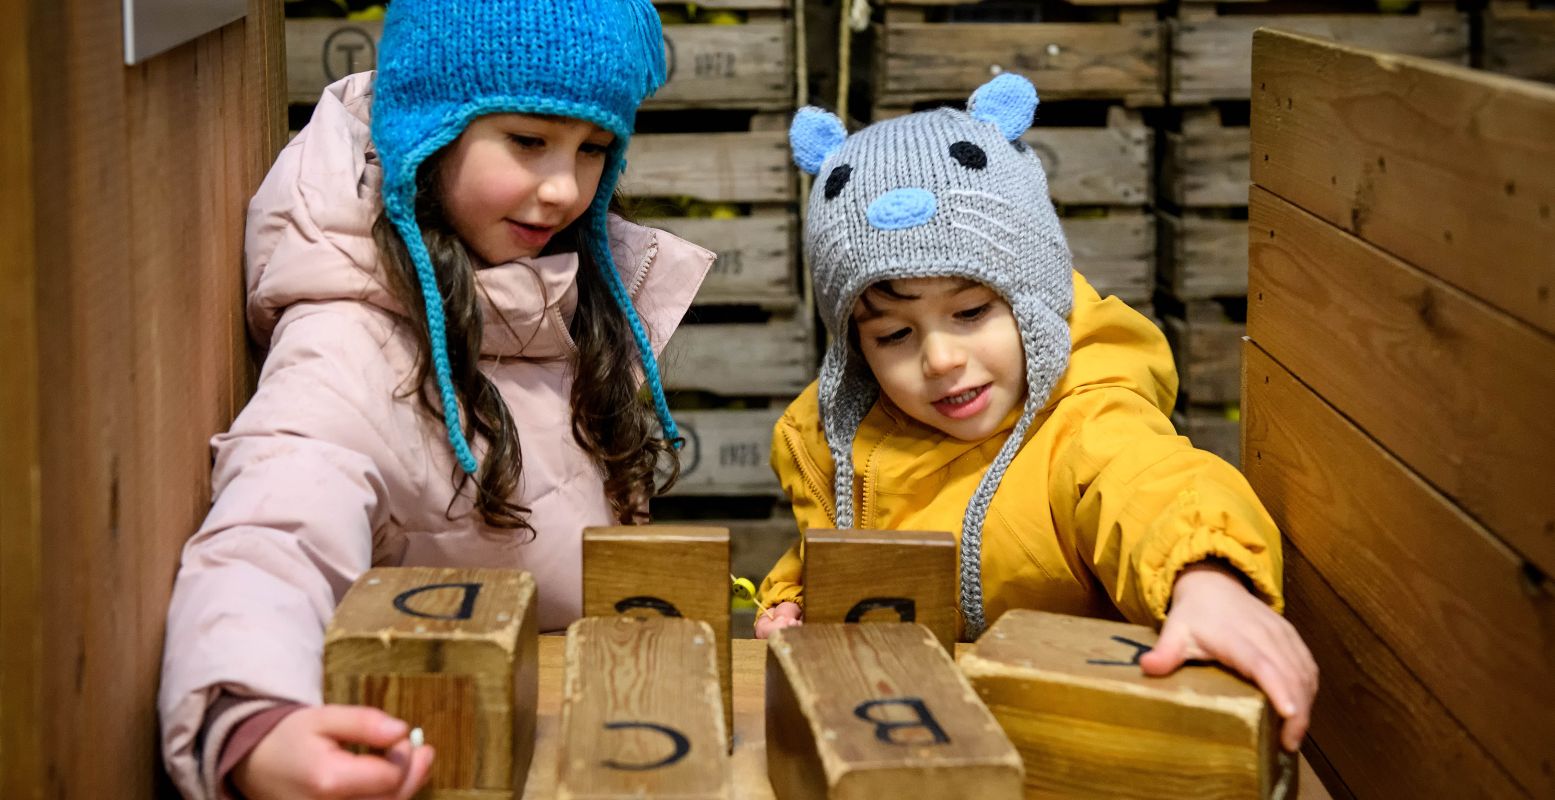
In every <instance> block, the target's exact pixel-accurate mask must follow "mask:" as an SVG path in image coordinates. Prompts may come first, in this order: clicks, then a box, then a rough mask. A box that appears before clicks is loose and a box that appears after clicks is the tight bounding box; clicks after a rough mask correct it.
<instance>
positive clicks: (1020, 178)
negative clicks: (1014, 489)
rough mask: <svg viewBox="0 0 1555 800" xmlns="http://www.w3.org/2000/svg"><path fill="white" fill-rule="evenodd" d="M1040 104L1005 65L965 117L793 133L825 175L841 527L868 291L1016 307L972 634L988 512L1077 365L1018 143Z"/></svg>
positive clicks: (1069, 289)
mask: <svg viewBox="0 0 1555 800" xmlns="http://www.w3.org/2000/svg"><path fill="white" fill-rule="evenodd" d="M1036 107H1037V92H1036V89H1035V88H1034V87H1033V86H1032V85H1031V82H1030V81H1028V80H1026V79H1025V78H1023V77H1020V76H1018V75H1014V74H1009V73H1006V74H1003V75H1000V76H998V77H996V78H994V79H993V80H991V81H989V82H988V83H986V84H984V85H983V86H981V87H979V88H978V89H977V91H976V92H974V93H973V94H972V97H971V100H970V101H969V102H968V104H967V110H966V111H965V112H962V111H957V110H954V109H949V108H939V109H934V110H932V111H921V112H918V113H915V114H909V115H907V116H904V117H899V118H897V119H892V120H886V121H884V122H878V123H875V124H874V125H871V126H869V127H867V128H865V129H863V130H861V131H859V132H858V133H855V134H853V135H852V136H849V135H848V134H847V130H846V129H845V128H844V127H843V124H842V121H841V120H839V119H838V118H837V117H836V116H834V115H832V114H830V113H827V112H825V111H822V110H821V109H819V108H815V107H808V108H804V109H801V110H800V111H799V113H798V114H796V115H795V117H794V122H793V125H792V127H791V128H790V130H789V141H790V143H791V144H792V146H793V150H794V161H795V163H797V164H798V165H799V167H800V169H803V170H804V171H805V172H808V173H810V174H811V175H818V176H821V177H820V179H818V180H817V181H816V182H815V187H814V190H813V191H812V192H811V193H810V206H809V219H808V221H807V223H806V230H805V249H806V251H807V253H808V255H809V257H810V264H811V268H812V269H813V270H814V273H815V293H816V302H817V305H818V306H819V310H820V313H821V318H822V320H823V322H824V323H825V325H826V328H827V331H828V332H830V334H831V344H830V346H829V347H828V349H827V351H826V357H825V360H824V361H823V363H822V365H821V375H820V406H821V419H822V424H823V426H824V428H825V431H826V441H827V445H828V447H829V448H830V450H831V455H832V460H833V461H834V462H835V464H836V484H835V494H836V507H837V518H836V524H837V526H838V527H839V528H848V527H852V526H853V484H854V480H853V459H852V452H853V438H854V436H855V434H857V433H858V426H859V424H860V423H861V422H862V421H863V419H864V415H865V414H867V413H868V412H869V409H870V408H871V407H872V406H873V405H874V403H875V400H876V398H877V397H878V395H879V391H880V386H879V384H878V383H876V382H875V378H874V375H873V373H871V372H870V370H869V366H868V365H867V364H866V363H865V362H864V357H863V355H862V354H861V353H859V352H858V351H857V350H856V349H855V348H854V346H853V345H852V344H851V342H850V337H849V335H848V334H849V325H851V324H852V312H853V305H854V303H855V302H856V301H857V300H858V297H859V295H860V294H862V293H863V292H864V290H865V289H867V288H869V286H870V285H871V284H874V283H876V282H878V281H883V280H892V279H898V278H927V277H959V278H970V279H972V280H976V281H979V282H981V283H983V284H985V285H987V286H989V287H990V288H992V289H993V290H994V291H996V292H998V293H999V294H1000V295H1001V296H1002V297H1003V298H1004V299H1005V300H1006V301H1007V302H1009V304H1010V308H1011V309H1012V310H1013V311H1014V315H1015V320H1016V324H1017V325H1018V326H1019V328H1020V336H1021V345H1022V346H1023V347H1024V348H1025V355H1026V390H1027V391H1026V402H1025V406H1024V411H1023V413H1022V414H1021V416H1020V420H1019V421H1018V422H1016V424H1015V428H1014V429H1013V430H1012V431H1011V432H1010V436H1009V439H1008V440H1007V441H1006V442H1005V443H1004V446H1003V447H1002V448H1000V450H999V455H998V457H997V458H995V459H994V462H993V464H991V465H990V466H989V468H988V471H987V472H986V473H985V474H984V475H983V478H982V481H981V482H980V483H979V484H978V487H977V491H976V492H975V493H973V495H972V499H971V502H970V503H968V505H967V509H966V516H965V517H964V518H963V520H962V523H961V613H962V620H963V622H964V623H965V626H966V635H967V636H968V637H969V638H976V637H977V636H978V635H979V634H981V633H982V631H983V628H984V627H985V625H986V621H985V620H984V618H983V585H982V531H983V518H984V515H985V514H986V513H987V511H988V504H989V503H990V502H991V501H992V499H993V495H994V491H995V490H996V489H997V488H998V487H999V480H1000V478H1002V477H1003V475H1004V471H1005V469H1007V468H1008V467H1009V465H1010V462H1011V461H1012V460H1013V459H1014V458H1015V454H1016V453H1017V452H1018V451H1019V450H1020V446H1021V443H1022V442H1023V441H1024V439H1025V436H1026V430H1027V428H1029V427H1030V425H1031V420H1032V418H1033V417H1035V416H1036V413H1037V411H1038V410H1039V409H1041V408H1042V406H1043V405H1044V404H1045V403H1046V402H1047V398H1048V395H1049V394H1050V393H1051V392H1052V390H1053V386H1054V385H1055V384H1056V383H1057V382H1058V379H1059V377H1060V376H1061V375H1063V373H1064V369H1065V367H1067V366H1068V363H1069V347H1070V341H1069V325H1068V322H1067V320H1068V317H1069V311H1070V308H1071V307H1072V306H1073V305H1074V287H1073V284H1072V283H1071V277H1070V264H1071V258H1070V254H1069V246H1068V244H1067V243H1066V242H1065V241H1064V233H1063V230H1062V229H1061V228H1060V227H1059V224H1058V215H1057V214H1056V213H1054V211H1053V203H1052V201H1050V200H1049V199H1048V188H1047V176H1046V174H1045V173H1044V172H1043V170H1042V163H1041V162H1040V161H1039V160H1038V159H1037V156H1036V154H1035V153H1034V152H1032V151H1031V149H1030V148H1028V147H1026V146H1025V145H1024V144H1023V143H1021V142H1020V135H1021V134H1022V133H1024V132H1025V131H1026V129H1027V128H1029V127H1030V126H1031V122H1032V115H1033V114H1034V113H1035V112H1036Z"/></svg>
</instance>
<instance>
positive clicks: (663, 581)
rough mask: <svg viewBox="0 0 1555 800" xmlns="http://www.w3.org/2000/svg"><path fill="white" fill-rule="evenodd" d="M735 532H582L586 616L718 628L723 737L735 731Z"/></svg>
mask: <svg viewBox="0 0 1555 800" xmlns="http://www.w3.org/2000/svg"><path fill="white" fill-rule="evenodd" d="M729 604H730V599H729V529H728V528H719V527H713V526H691V525H621V526H616V527H609V528H585V529H584V531H583V616H585V617H608V616H617V615H626V616H635V617H684V618H686V619H694V620H700V621H702V622H706V623H707V624H708V625H710V626H712V628H713V636H714V637H716V639H717V647H718V681H719V686H720V687H722V697H723V707H724V729H725V730H729V731H732V730H733V726H734V716H733V702H734V693H733V687H734V684H733V679H732V677H731V673H730V669H731V661H730V650H729Z"/></svg>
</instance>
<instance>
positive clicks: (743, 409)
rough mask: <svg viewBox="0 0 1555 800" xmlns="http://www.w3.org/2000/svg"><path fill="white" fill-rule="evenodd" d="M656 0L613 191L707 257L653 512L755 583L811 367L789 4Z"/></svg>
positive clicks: (673, 348) (784, 516) (780, 515)
mask: <svg viewBox="0 0 1555 800" xmlns="http://www.w3.org/2000/svg"><path fill="white" fill-rule="evenodd" d="M656 2H657V0H656ZM657 5H658V6H659V9H660V16H661V18H662V19H663V21H664V23H665V24H664V39H665V47H666V50H667V52H668V54H669V58H670V74H669V81H668V83H666V84H665V86H664V88H663V89H661V90H660V91H659V92H658V93H657V94H656V95H654V97H653V98H651V99H650V100H649V101H648V102H647V103H646V104H645V105H644V106H643V109H642V112H640V113H639V115H638V125H637V133H636V134H635V135H634V136H633V138H632V146H631V149H630V151H629V152H628V153H627V172H626V175H625V176H624V177H623V178H622V183H621V188H622V191H623V192H625V193H626V194H627V195H628V202H627V206H628V208H629V209H630V210H631V211H632V213H633V215H634V216H635V217H636V218H637V219H638V221H639V222H642V223H643V224H646V225H651V226H653V227H657V228H662V229H664V230H668V231H670V232H672V233H675V234H677V235H679V236H682V237H684V238H686V239H688V240H690V241H693V242H696V243H697V244H700V245H702V246H703V247H706V248H708V249H709V250H713V251H714V252H716V253H717V254H718V260H717V261H716V262H715V263H714V264H713V268H712V272H711V273H710V274H709V275H708V277H707V280H706V281H705V282H704V283H703V284H702V288H701V291H700V292H699V293H698V295H697V299H696V303H695V305H694V307H693V308H692V311H691V313H690V314H689V315H688V316H687V319H686V321H685V323H684V324H682V325H681V326H680V328H679V329H678V330H677V331H676V333H675V335H674V337H673V338H672V339H671V340H670V343H669V346H668V347H667V348H666V349H665V352H664V354H663V356H662V359H661V361H662V367H663V371H664V380H665V388H666V390H667V391H668V392H669V393H670V401H671V406H672V407H673V408H674V409H675V419H676V421H677V423H678V424H679V425H680V428H681V433H682V435H683V436H684V437H685V440H686V444H685V447H684V449H682V451H681V472H680V480H679V482H678V483H677V484H676V485H675V487H674V488H673V489H672V490H671V495H670V496H669V497H667V498H661V499H660V500H659V501H656V502H655V505H654V516H655V519H657V520H660V521H668V520H673V519H680V520H695V521H702V522H708V523H714V524H720V525H727V526H728V527H729V528H730V534H731V535H730V539H731V545H732V548H733V553H732V560H733V569H734V571H735V573H736V574H737V575H739V576H741V577H749V578H752V579H753V580H755V581H758V582H759V581H760V579H761V578H762V576H764V575H765V574H766V571H767V570H768V568H770V567H771V566H772V564H773V563H774V562H775V561H776V560H777V557H778V556H779V555H781V554H782V551H783V550H784V549H786V548H787V546H788V544H789V543H790V542H792V541H794V540H795V539H796V538H797V530H796V528H795V525H794V522H793V517H792V514H791V512H789V511H788V509H787V506H786V504H785V503H784V502H783V493H782V487H780V486H779V485H778V483H777V479H776V477H775V476H774V475H773V473H772V467H771V465H770V456H771V454H770V448H771V441H772V427H773V425H774V424H775V423H776V421H777V419H778V417H779V416H780V415H781V414H782V412H783V409H784V407H785V406H786V405H787V404H788V402H789V401H790V400H792V399H793V397H794V396H795V395H797V394H798V393H799V392H800V391H802V390H803V389H804V387H805V386H806V385H807V384H809V382H810V381H811V380H813V379H814V378H815V375H816V370H817V366H818V361H817V356H816V353H817V351H816V343H815V326H814V315H813V314H812V312H811V304H810V300H809V298H808V296H807V294H806V292H805V291H804V284H803V282H802V280H801V275H800V258H799V230H798V229H799V218H798V208H799V206H798V204H799V201H800V197H799V181H798V171H797V170H796V169H795V168H794V166H793V161H792V159H791V157H790V155H789V148H788V134H787V131H788V122H789V119H790V118H791V117H792V116H793V112H794V107H795V102H796V98H797V92H796V80H797V79H796V63H795V59H796V57H797V55H796V38H797V37H796V29H795V25H796V18H795V7H794V4H793V3H792V2H790V0H718V1H717V2H712V3H708V2H701V3H695V4H685V3H669V2H662V3H657ZM747 631H748V626H740V628H739V630H738V631H737V633H738V634H745V633H747Z"/></svg>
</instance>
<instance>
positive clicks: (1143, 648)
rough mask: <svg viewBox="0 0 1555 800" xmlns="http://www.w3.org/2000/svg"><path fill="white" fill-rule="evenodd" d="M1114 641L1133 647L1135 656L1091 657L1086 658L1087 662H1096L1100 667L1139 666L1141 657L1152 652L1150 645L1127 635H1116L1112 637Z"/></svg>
mask: <svg viewBox="0 0 1555 800" xmlns="http://www.w3.org/2000/svg"><path fill="white" fill-rule="evenodd" d="M1112 641H1114V642H1117V643H1119V644H1126V645H1129V646H1130V647H1133V648H1134V657H1133V658H1132V659H1130V660H1128V661H1108V660H1107V659H1104V658H1090V659H1086V661H1085V663H1087V664H1095V665H1097V666H1099V667H1137V666H1139V657H1140V656H1142V655H1144V654H1146V653H1148V652H1150V650H1151V646H1150V645H1148V644H1140V643H1139V642H1136V641H1134V640H1133V639H1130V638H1128V637H1126V636H1114V637H1112Z"/></svg>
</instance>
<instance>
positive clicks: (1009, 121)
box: [966, 72, 1037, 142]
mask: <svg viewBox="0 0 1555 800" xmlns="http://www.w3.org/2000/svg"><path fill="white" fill-rule="evenodd" d="M966 110H967V111H968V112H969V113H970V114H971V115H972V117H973V118H974V119H979V120H982V121H984V122H991V123H993V124H994V125H996V126H998V128H999V133H1000V134H1002V135H1003V136H1004V138H1005V139H1007V140H1009V141H1012V142H1013V141H1015V140H1016V139H1019V138H1020V135H1021V134H1023V133H1025V132H1026V129H1027V128H1030V127H1031V118H1032V116H1033V115H1035V114H1036V113H1037V87H1035V86H1032V85H1031V81H1028V80H1026V79H1025V78H1024V77H1021V76H1020V75H1016V74H1015V73H1013V72H1006V73H1004V74H1002V75H1000V76H998V77H996V78H994V79H993V80H991V81H989V82H987V83H985V84H983V85H982V86H979V87H977V91H975V92H973V93H972V97H971V99H970V100H968V101H967V104H966Z"/></svg>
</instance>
